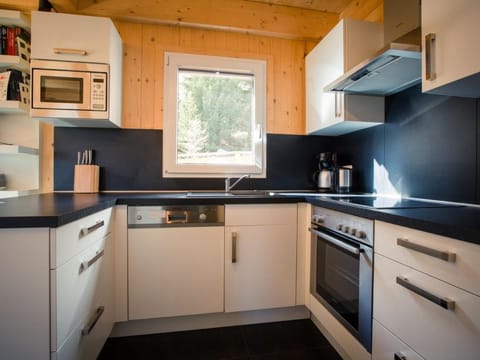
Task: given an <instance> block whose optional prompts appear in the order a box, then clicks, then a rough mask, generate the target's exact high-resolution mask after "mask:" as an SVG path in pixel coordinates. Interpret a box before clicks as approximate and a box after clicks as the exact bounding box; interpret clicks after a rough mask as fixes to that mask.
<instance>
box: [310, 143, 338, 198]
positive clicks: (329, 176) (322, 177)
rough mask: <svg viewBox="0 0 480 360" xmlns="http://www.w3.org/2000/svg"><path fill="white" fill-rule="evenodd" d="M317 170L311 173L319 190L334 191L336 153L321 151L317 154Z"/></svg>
mask: <svg viewBox="0 0 480 360" xmlns="http://www.w3.org/2000/svg"><path fill="white" fill-rule="evenodd" d="M317 159H318V170H317V171H315V172H314V173H313V181H314V182H315V184H316V185H317V189H318V191H319V192H334V191H335V168H336V166H337V154H336V153H331V152H323V153H320V154H319V155H318V156H317Z"/></svg>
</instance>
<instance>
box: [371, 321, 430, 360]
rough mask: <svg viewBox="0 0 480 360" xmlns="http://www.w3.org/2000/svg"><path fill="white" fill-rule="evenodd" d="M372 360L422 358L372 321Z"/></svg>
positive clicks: (416, 359)
mask: <svg viewBox="0 0 480 360" xmlns="http://www.w3.org/2000/svg"><path fill="white" fill-rule="evenodd" d="M372 360H423V358H422V357H421V356H420V355H418V354H417V353H416V352H415V351H413V350H412V349H410V348H409V347H408V345H405V344H404V343H403V342H402V341H401V340H400V339H399V338H397V337H396V336H395V335H393V334H392V333H391V332H390V331H388V330H387V329H385V328H384V327H383V326H382V325H381V324H379V323H378V322H377V321H375V320H374V321H373V347H372Z"/></svg>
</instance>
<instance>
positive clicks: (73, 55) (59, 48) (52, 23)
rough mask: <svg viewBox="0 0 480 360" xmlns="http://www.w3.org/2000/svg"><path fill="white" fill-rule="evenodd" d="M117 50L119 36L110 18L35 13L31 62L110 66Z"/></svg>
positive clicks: (33, 14) (33, 16) (33, 17)
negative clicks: (72, 62) (45, 61)
mask: <svg viewBox="0 0 480 360" xmlns="http://www.w3.org/2000/svg"><path fill="white" fill-rule="evenodd" d="M118 47H120V49H121V40H120V36H119V34H118V32H117V30H116V29H115V25H114V24H113V22H112V21H111V20H110V19H108V18H104V17H95V16H84V15H72V14H60V13H51V12H45V11H33V12H32V56H31V57H32V59H42V60H55V61H77V62H89V63H101V64H110V62H111V61H112V60H115V59H114V58H112V55H114V54H117V53H118Z"/></svg>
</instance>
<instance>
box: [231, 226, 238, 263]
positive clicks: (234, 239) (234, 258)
mask: <svg viewBox="0 0 480 360" xmlns="http://www.w3.org/2000/svg"><path fill="white" fill-rule="evenodd" d="M237 238H238V233H237V232H236V231H234V232H232V264H234V263H236V262H237Z"/></svg>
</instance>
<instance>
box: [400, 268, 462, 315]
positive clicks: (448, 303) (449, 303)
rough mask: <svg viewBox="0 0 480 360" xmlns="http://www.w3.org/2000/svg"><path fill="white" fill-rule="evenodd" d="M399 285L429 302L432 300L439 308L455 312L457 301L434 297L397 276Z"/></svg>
mask: <svg viewBox="0 0 480 360" xmlns="http://www.w3.org/2000/svg"><path fill="white" fill-rule="evenodd" d="M397 284H398V285H401V286H403V287H404V288H406V289H408V290H410V291H413V292H414V293H415V294H417V295H419V296H421V297H423V298H425V299H427V300H430V301H431V302H433V303H435V304H437V305H438V306H440V307H442V308H444V309H446V310H452V311H454V310H455V301H453V300H450V299H446V298H441V297H438V296H437V295H434V294H432V293H431V292H428V291H427V290H424V289H422V288H420V287H418V286H416V285H414V284H412V283H411V282H410V281H408V279H407V278H401V277H400V276H397Z"/></svg>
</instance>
